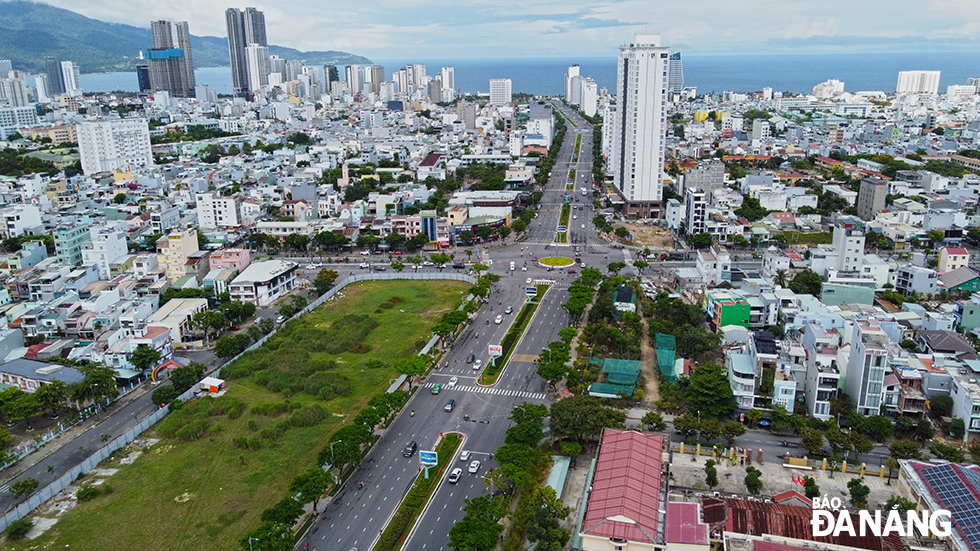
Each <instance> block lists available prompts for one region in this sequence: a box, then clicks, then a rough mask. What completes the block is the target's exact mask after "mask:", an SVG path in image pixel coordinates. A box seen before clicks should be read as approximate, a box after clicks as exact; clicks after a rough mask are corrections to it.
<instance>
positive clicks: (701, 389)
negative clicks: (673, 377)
mask: <svg viewBox="0 0 980 551" xmlns="http://www.w3.org/2000/svg"><path fill="white" fill-rule="evenodd" d="M688 381H689V382H688V387H687V391H686V393H685V395H686V397H687V401H688V403H689V404H690V407H691V410H692V411H700V412H701V417H702V418H707V417H714V418H717V417H718V416H720V415H725V414H728V413H731V412H733V411H735V408H736V406H737V405H738V404H737V403H736V401H735V396H734V394H732V387H731V385H730V384H729V383H728V374H727V371H726V370H725V368H724V366H721V365H719V364H714V363H708V364H701V365H699V366H698V367H697V368H696V369H695V370H694V371H693V372H691V375H690V377H689V379H688Z"/></svg>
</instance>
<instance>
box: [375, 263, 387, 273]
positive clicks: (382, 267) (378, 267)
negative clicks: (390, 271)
mask: <svg viewBox="0 0 980 551" xmlns="http://www.w3.org/2000/svg"><path fill="white" fill-rule="evenodd" d="M374 271H375V272H383V271H385V265H384V264H375V265H374Z"/></svg>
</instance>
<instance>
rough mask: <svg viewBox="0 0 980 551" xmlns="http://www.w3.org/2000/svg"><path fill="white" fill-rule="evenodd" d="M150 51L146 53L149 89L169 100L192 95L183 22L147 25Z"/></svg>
mask: <svg viewBox="0 0 980 551" xmlns="http://www.w3.org/2000/svg"><path fill="white" fill-rule="evenodd" d="M150 32H151V34H152V35H153V48H151V49H150V51H148V52H147V58H148V61H149V65H150V86H151V87H152V88H153V91H157V90H166V91H168V92H170V95H171V96H173V97H180V98H188V97H193V95H194V86H195V84H196V82H195V80H194V54H193V52H192V51H191V33H190V30H189V29H188V27H187V21H173V20H160V21H152V22H151V23H150Z"/></svg>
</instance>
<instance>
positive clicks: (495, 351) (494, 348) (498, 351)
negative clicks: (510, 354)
mask: <svg viewBox="0 0 980 551" xmlns="http://www.w3.org/2000/svg"><path fill="white" fill-rule="evenodd" d="M488 348H489V350H490V355H491V356H503V355H504V347H503V346H502V345H499V344H491V345H488Z"/></svg>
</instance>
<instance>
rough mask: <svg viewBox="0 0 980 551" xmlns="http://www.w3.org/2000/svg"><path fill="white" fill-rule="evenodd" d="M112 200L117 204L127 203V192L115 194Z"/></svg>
mask: <svg viewBox="0 0 980 551" xmlns="http://www.w3.org/2000/svg"><path fill="white" fill-rule="evenodd" d="M112 202H113V204H116V205H121V204H123V203H125V202H126V194H125V193H117V194H115V195H114V196H113V197H112Z"/></svg>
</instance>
